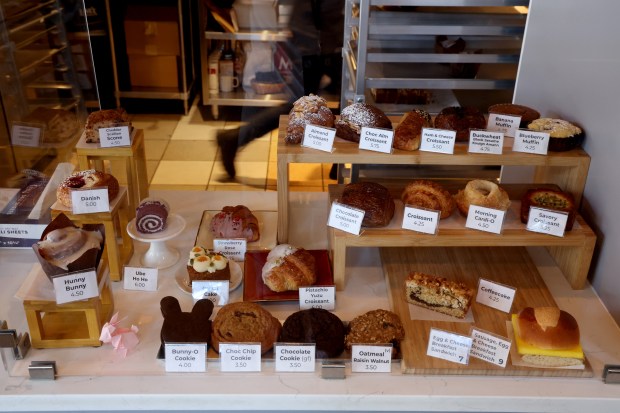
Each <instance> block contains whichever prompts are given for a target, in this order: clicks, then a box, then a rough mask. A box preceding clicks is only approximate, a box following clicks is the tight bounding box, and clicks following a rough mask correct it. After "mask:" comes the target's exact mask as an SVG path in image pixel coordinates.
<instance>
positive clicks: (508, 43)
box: [340, 0, 529, 114]
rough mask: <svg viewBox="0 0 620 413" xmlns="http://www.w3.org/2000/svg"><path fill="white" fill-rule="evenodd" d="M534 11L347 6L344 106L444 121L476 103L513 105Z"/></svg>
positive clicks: (519, 0) (358, 1)
mask: <svg viewBox="0 0 620 413" xmlns="http://www.w3.org/2000/svg"><path fill="white" fill-rule="evenodd" d="M528 4H529V1H528V0H493V1H478V0H463V1H445V2H444V1H426V0H408V1H389V0H387V1H385V0H349V1H347V2H346V10H345V33H344V47H343V58H344V60H343V70H342V78H343V81H342V92H341V102H340V106H341V107H346V106H348V105H349V104H351V103H354V102H367V103H372V104H377V105H378V106H379V107H381V109H382V110H383V111H384V112H386V113H388V114H399V113H403V112H405V111H407V110H409V109H411V108H412V107H425V108H426V109H427V110H428V111H429V112H431V113H437V112H438V111H439V110H441V109H442V108H444V107H446V106H459V103H460V105H462V106H466V105H469V104H471V102H472V100H473V102H475V103H477V104H480V103H481V101H482V100H488V103H489V104H490V103H499V102H502V101H508V100H510V97H511V96H512V89H513V88H514V85H515V78H516V70H517V66H518V63H519V55H520V49H521V43H522V40H523V33H524V30H525V22H526V18H527V6H528ZM472 92H473V93H472ZM472 97H473V99H472ZM486 106H488V104H487V105H486ZM486 106H485V107H486Z"/></svg>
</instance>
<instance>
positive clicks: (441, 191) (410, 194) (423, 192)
mask: <svg viewBox="0 0 620 413" xmlns="http://www.w3.org/2000/svg"><path fill="white" fill-rule="evenodd" d="M400 198H401V199H402V201H403V203H404V204H405V205H411V206H415V207H420V208H426V209H432V210H435V211H441V214H440V215H439V218H441V219H443V218H447V217H449V216H450V215H452V212H453V211H454V208H455V207H456V204H455V202H454V198H453V197H452V195H451V194H450V192H448V191H447V190H446V189H445V188H444V187H443V186H441V185H440V184H438V183H436V182H433V181H427V180H424V179H418V180H415V181H413V182H410V183H409V184H407V186H406V187H405V189H404V191H403V193H402V195H401V197H400Z"/></svg>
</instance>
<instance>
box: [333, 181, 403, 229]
mask: <svg viewBox="0 0 620 413" xmlns="http://www.w3.org/2000/svg"><path fill="white" fill-rule="evenodd" d="M339 202H340V203H342V204H345V205H349V206H351V207H353V208H357V209H361V210H363V211H365V212H366V214H365V215H364V219H363V221H362V226H365V227H385V226H386V225H388V224H389V223H390V221H391V220H392V217H393V216H394V209H395V207H396V206H395V204H394V199H393V198H392V194H390V191H389V190H388V189H387V188H386V187H384V186H383V185H380V184H378V183H375V182H355V183H351V184H347V185H346V186H345V187H344V190H343V191H342V196H341V197H340V199H339Z"/></svg>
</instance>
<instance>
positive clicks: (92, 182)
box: [56, 169, 119, 209]
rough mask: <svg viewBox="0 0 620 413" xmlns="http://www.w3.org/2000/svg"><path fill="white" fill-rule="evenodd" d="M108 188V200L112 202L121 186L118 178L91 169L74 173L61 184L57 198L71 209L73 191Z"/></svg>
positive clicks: (57, 191)
mask: <svg viewBox="0 0 620 413" xmlns="http://www.w3.org/2000/svg"><path fill="white" fill-rule="evenodd" d="M103 187H107V188H108V199H109V200H110V202H112V200H113V199H114V198H116V196H117V195H118V191H119V186H118V181H117V180H116V178H115V177H114V176H112V175H110V174H108V173H105V172H101V171H96V170H94V169H90V170H87V171H79V172H74V173H73V174H71V175H70V176H68V177H67V178H66V179H65V180H64V181H62V182H61V184H60V186H59V187H58V189H57V190H56V198H57V199H58V202H60V203H61V204H62V205H63V206H65V207H67V208H69V209H71V208H72V207H73V203H72V202H71V190H72V189H94V188H103Z"/></svg>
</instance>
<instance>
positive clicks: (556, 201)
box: [521, 189, 577, 231]
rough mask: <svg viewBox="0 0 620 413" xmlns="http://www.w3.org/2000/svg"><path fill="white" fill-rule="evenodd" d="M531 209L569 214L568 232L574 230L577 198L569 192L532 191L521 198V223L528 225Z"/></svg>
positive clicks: (551, 190) (567, 221)
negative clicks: (536, 208) (543, 209)
mask: <svg viewBox="0 0 620 413" xmlns="http://www.w3.org/2000/svg"><path fill="white" fill-rule="evenodd" d="M530 207H539V208H545V209H552V210H554V211H561V212H566V213H568V219H567V220H566V228H565V229H566V231H570V230H571V229H573V224H574V223H575V217H576V216H577V210H576V206H575V198H573V196H572V195H571V194H569V193H568V192H562V191H556V190H553V189H530V190H528V191H527V192H526V193H525V195H523V198H521V222H523V223H524V224H527V221H528V218H529V216H530Z"/></svg>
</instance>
